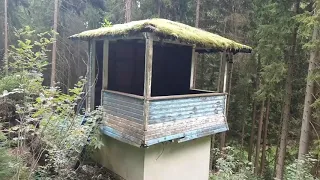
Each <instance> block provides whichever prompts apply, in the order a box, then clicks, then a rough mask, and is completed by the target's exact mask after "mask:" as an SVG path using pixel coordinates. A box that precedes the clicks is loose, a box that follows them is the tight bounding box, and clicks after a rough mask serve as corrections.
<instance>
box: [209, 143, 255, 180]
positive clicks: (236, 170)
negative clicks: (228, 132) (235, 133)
mask: <svg viewBox="0 0 320 180" xmlns="http://www.w3.org/2000/svg"><path fill="white" fill-rule="evenodd" d="M216 153H220V152H219V151H218V150H216ZM216 166H217V168H218V172H216V173H215V174H213V176H212V177H211V179H212V180H225V179H230V180H238V179H243V180H256V179H258V178H257V177H256V176H254V174H253V166H252V163H250V162H248V161H246V160H244V159H243V157H241V156H239V154H238V153H237V151H236V149H234V148H231V147H227V148H226V152H225V154H224V155H223V157H221V158H219V159H218V160H217V165H216Z"/></svg>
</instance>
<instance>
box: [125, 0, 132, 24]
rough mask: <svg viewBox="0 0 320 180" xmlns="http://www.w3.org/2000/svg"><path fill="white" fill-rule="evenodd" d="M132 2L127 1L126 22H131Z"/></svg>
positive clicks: (130, 0)
mask: <svg viewBox="0 0 320 180" xmlns="http://www.w3.org/2000/svg"><path fill="white" fill-rule="evenodd" d="M131 8H132V0H126V10H125V21H126V22H130V21H131Z"/></svg>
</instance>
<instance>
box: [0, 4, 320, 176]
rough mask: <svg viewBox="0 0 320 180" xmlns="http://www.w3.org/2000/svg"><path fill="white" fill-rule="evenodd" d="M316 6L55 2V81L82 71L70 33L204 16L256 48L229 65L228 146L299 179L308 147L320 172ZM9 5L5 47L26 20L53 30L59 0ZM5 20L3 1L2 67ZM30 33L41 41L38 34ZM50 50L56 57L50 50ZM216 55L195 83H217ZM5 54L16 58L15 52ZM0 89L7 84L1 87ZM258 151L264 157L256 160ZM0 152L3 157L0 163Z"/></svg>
mask: <svg viewBox="0 0 320 180" xmlns="http://www.w3.org/2000/svg"><path fill="white" fill-rule="evenodd" d="M197 3H199V6H198V7H199V8H197ZM318 3H319V2H318V1H317V0H285V1H274V0H59V4H58V8H59V14H58V29H57V33H58V34H57V49H56V52H57V69H56V71H57V72H56V74H57V77H56V81H57V82H59V83H58V86H59V87H60V88H61V91H62V92H65V93H69V91H70V89H71V88H73V84H76V82H77V81H78V79H79V77H80V76H85V75H86V69H87V68H86V62H87V49H88V47H87V45H86V44H84V43H82V42H80V41H71V40H70V39H68V37H69V36H70V35H73V34H76V33H79V32H82V31H84V30H89V29H95V28H100V27H101V26H104V25H110V24H118V23H124V22H126V21H130V20H131V21H134V20H141V19H147V18H155V17H160V18H166V19H170V20H174V21H179V22H182V23H185V24H188V25H192V26H194V25H195V23H196V17H197V15H196V14H197V13H198V18H199V22H198V23H199V28H201V29H204V30H207V31H210V32H214V33H217V34H220V35H222V36H225V37H227V38H230V39H234V40H236V41H238V42H241V43H243V44H247V45H250V46H251V47H253V49H254V50H253V52H252V54H250V55H248V54H238V55H236V56H235V58H234V63H233V66H232V70H233V71H232V72H231V71H230V72H229V73H230V74H232V80H231V82H230V85H231V86H230V87H231V89H230V100H229V102H230V103H229V108H228V109H229V113H228V123H229V126H230V131H228V132H227V133H226V146H230V147H233V148H234V149H235V152H236V153H235V156H236V157H237V158H239V159H240V161H241V162H243V163H244V164H245V162H247V160H248V161H250V162H252V163H253V162H255V161H256V163H255V165H254V166H255V167H254V168H255V171H254V172H255V175H256V176H261V177H263V178H264V179H272V177H277V178H279V179H281V178H285V179H290V178H291V177H293V176H295V175H292V174H294V173H293V170H292V166H293V165H294V164H297V161H296V159H297V158H298V152H299V150H300V153H299V154H300V155H306V154H307V153H308V157H310V159H312V160H314V161H312V162H313V163H311V165H310V168H309V169H307V170H306V171H309V170H310V171H309V172H304V173H309V174H311V175H310V176H311V177H312V178H316V177H319V176H320V174H319V173H320V167H319V165H320V161H319V158H320V139H319V135H318V132H320V120H319V117H320V94H319V93H320V89H319V82H320V74H319V72H320V71H319V68H320V66H319V62H318V61H319V35H318V33H319V28H318V27H319V24H320V22H319V10H318V6H319V5H320V4H318ZM7 6H8V29H9V35H8V39H9V43H8V44H9V46H19V45H21V44H19V43H17V42H19V41H17V40H21V36H19V30H20V29H22V28H25V27H27V26H28V27H30V28H31V29H33V30H34V31H35V32H37V33H41V32H50V33H49V34H52V32H51V31H52V30H53V27H54V18H53V16H54V1H53V0H9V1H8V5H7ZM197 9H198V10H199V12H196V11H197ZM129 15H130V16H129ZM128 16H129V17H128ZM4 18H5V15H4V0H0V24H1V28H0V65H1V67H3V66H2V65H3V60H2V59H4V56H3V54H4V47H5V46H4V44H5V42H4V35H5V34H4V29H5V23H4V22H5V19H4ZM30 39H31V40H33V41H35V40H36V39H37V36H36V35H34V36H31V37H30ZM46 48H47V49H51V48H52V47H51V45H48V46H47V47H46ZM46 53H47V55H48V61H49V63H50V62H51V58H52V57H51V53H48V52H46ZM220 59H221V56H220V54H216V55H199V56H198V64H197V77H196V79H197V80H196V86H197V88H201V89H210V90H216V88H217V86H218V85H217V83H218V82H217V80H218V79H217V78H218V76H219V65H220ZM9 61H14V60H13V59H12V58H11V59H10V58H9ZM309 63H310V64H309ZM50 67H51V66H50V65H48V66H46V70H44V71H43V74H44V76H43V78H44V81H43V83H42V85H49V84H50V74H51V73H50V72H51V68H50ZM308 67H309V69H308ZM9 69H10V67H9ZM3 72H4V71H2V69H1V71H0V79H1V78H4V76H5V75H4V74H3ZM1 82H2V81H1V80H0V83H1ZM307 82H308V83H307ZM310 86H311V88H310ZM306 87H309V88H306ZM2 90H5V89H4V88H2V84H0V91H2ZM306 90H307V91H306ZM1 94H2V92H0V95H1ZM0 100H1V99H0ZM0 103H1V101H0ZM0 115H1V113H0ZM266 122H268V123H266ZM0 123H1V118H0ZM302 124H303V126H302ZM259 125H260V126H261V128H258V127H259ZM301 127H303V128H302V129H301ZM0 129H1V126H0ZM258 130H259V131H260V132H258ZM301 132H302V136H301V137H300V135H301ZM258 134H261V136H258ZM0 137H1V134H0ZM218 139H219V137H218V136H216V137H215V141H214V143H215V145H216V146H225V145H224V144H222V145H220V141H219V140H218ZM257 142H260V143H258V144H257ZM299 142H300V143H299ZM0 145H1V138H0ZM216 146H215V147H216ZM299 146H300V148H299ZM0 147H1V146H0ZM257 147H258V149H256V148H257ZM260 148H261V150H260ZM221 149H224V147H221ZM302 150H303V151H302ZM260 151H262V152H261V153H260ZM223 153H227V152H225V151H223ZM261 154H264V155H262V157H260V156H261ZM301 157H302V156H299V159H301ZM1 158H2V157H1V155H0V161H1ZM261 161H263V163H261V164H260V162H261ZM219 163H221V162H220V161H216V159H214V160H213V167H214V168H213V171H215V170H218V168H217V166H216V165H217V164H219ZM242 165H243V164H240V165H239V166H242ZM243 166H244V165H243ZM237 168H238V169H237ZM237 168H234V169H233V170H234V173H236V172H238V171H237V170H239V168H240V167H237ZM290 168H291V169H290ZM236 169H237V170H236ZM301 171H302V170H301ZM232 177H233V176H232ZM305 177H306V176H305ZM0 179H1V162H0Z"/></svg>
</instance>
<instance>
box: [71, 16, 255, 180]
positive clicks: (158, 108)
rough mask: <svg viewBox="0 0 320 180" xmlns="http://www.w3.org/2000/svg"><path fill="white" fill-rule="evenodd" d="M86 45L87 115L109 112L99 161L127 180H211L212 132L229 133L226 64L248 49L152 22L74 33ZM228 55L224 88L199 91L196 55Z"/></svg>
mask: <svg viewBox="0 0 320 180" xmlns="http://www.w3.org/2000/svg"><path fill="white" fill-rule="evenodd" d="M70 38H72V39H80V40H85V41H88V43H89V61H88V67H89V68H88V72H89V74H88V89H87V110H88V111H90V110H92V109H94V108H95V107H96V106H99V105H101V106H102V107H103V109H104V116H103V125H102V126H101V132H102V134H103V138H104V142H105V147H103V148H102V149H101V150H100V151H99V152H97V154H96V156H95V157H96V159H97V161H98V162H99V163H101V164H102V165H104V166H105V167H107V168H108V169H110V170H111V171H113V172H115V173H116V174H118V175H120V176H122V177H123V178H124V179H127V180H169V179H173V180H178V179H183V180H194V179H198V180H207V179H208V176H209V159H210V135H212V134H215V133H219V132H224V131H227V130H228V124H227V119H226V116H225V114H226V102H227V101H226V100H227V93H226V85H227V70H226V68H227V67H228V66H227V64H228V63H232V57H233V55H234V54H236V53H238V52H242V53H250V52H251V48H250V47H248V46H246V45H242V44H239V43H237V42H235V41H232V40H229V39H226V38H223V37H221V36H219V35H216V34H212V33H209V32H206V31H203V30H200V29H197V28H194V27H191V26H188V25H185V24H181V23H177V22H173V21H169V20H166V19H148V20H141V21H133V22H130V23H126V24H117V25H113V26H111V27H106V28H100V29H95V30H90V31H85V32H82V33H79V34H76V35H73V36H71V37H70ZM219 52H220V53H223V55H224V58H223V63H221V64H223V67H222V68H221V69H224V71H223V72H224V74H222V76H221V77H222V78H223V79H224V80H223V81H222V82H223V83H222V84H223V88H220V90H219V91H205V90H199V89H196V88H195V86H194V84H195V83H194V82H195V74H196V73H195V72H196V59H197V58H196V57H197V54H199V53H219Z"/></svg>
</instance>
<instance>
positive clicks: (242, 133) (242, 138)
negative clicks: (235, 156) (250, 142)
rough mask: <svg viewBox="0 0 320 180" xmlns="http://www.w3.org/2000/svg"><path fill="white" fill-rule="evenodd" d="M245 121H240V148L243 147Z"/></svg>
mask: <svg viewBox="0 0 320 180" xmlns="http://www.w3.org/2000/svg"><path fill="white" fill-rule="evenodd" d="M245 125H246V124H245V123H244V122H242V128H241V149H244V133H245Z"/></svg>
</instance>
